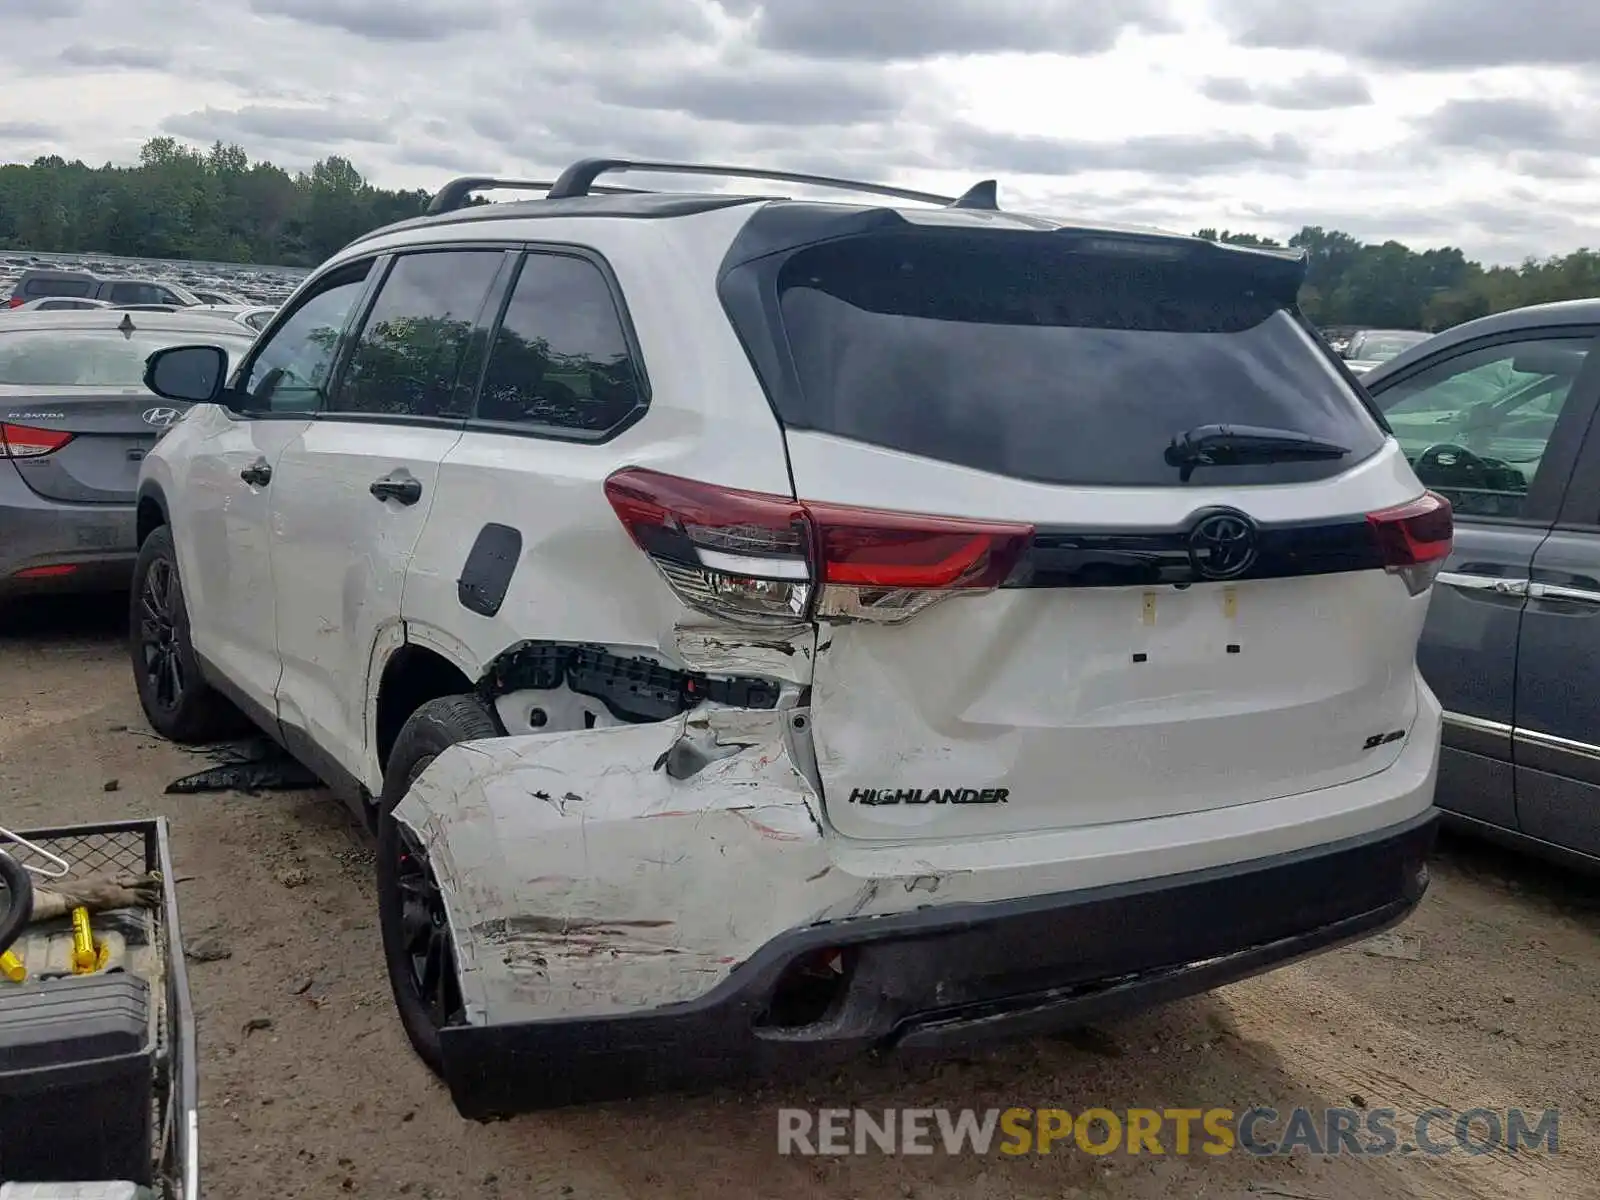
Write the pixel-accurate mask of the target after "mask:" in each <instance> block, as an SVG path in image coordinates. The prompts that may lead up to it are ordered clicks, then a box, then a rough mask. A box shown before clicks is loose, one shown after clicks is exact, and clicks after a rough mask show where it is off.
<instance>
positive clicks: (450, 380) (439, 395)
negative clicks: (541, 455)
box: [328, 250, 505, 417]
mask: <svg viewBox="0 0 1600 1200" xmlns="http://www.w3.org/2000/svg"><path fill="white" fill-rule="evenodd" d="M504 260H505V253H504V252H503V251H501V250H431V251H422V252H420V253H416V254H403V255H401V256H400V257H399V258H397V259H395V261H394V265H393V266H392V267H391V268H390V270H389V274H388V276H387V277H386V278H385V279H384V281H383V284H382V286H381V287H380V288H379V289H378V297H377V299H376V300H375V301H373V304H372V309H371V311H369V312H368V313H367V319H366V321H365V323H364V324H363V325H362V327H361V336H360V337H359V338H358V339H357V341H356V345H355V349H354V350H353V351H352V352H351V355H350V365H349V366H348V367H346V368H345V372H344V378H343V380H342V382H340V384H339V390H338V392H337V393H336V394H335V395H334V396H333V398H332V400H331V401H330V402H329V404H328V411H329V412H336V413H359V414H363V415H368V416H403V417H465V416H466V415H467V411H468V408H467V404H466V402H465V397H466V396H467V395H469V393H467V392H466V391H464V390H463V391H462V392H461V393H459V396H460V397H461V398H460V399H458V393H457V391H456V376H457V374H458V373H459V372H460V370H461V363H462V360H463V359H464V357H465V356H466V353H467V350H468V347H469V346H470V344H471V341H472V333H473V330H474V329H475V328H476V327H477V321H478V314H479V310H480V309H481V308H482V307H483V302H484V300H485V299H487V298H488V295H489V286H490V284H492V283H493V282H494V277H495V275H496V273H497V272H498V271H499V270H500V266H501V263H502V262H503V261H504Z"/></svg>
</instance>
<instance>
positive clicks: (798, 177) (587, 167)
mask: <svg viewBox="0 0 1600 1200" xmlns="http://www.w3.org/2000/svg"><path fill="white" fill-rule="evenodd" d="M608 171H649V172H652V173H654V174H659V175H715V176H718V177H720V178H723V179H765V180H771V181H773V182H775V183H798V184H804V185H807V186H809V187H822V188H836V189H838V190H839V191H845V192H863V193H867V194H870V195H875V196H892V197H894V198H895V199H897V200H917V201H920V202H922V203H924V204H941V205H944V206H946V207H950V206H953V205H957V204H960V206H961V207H963V208H982V207H989V208H993V207H995V206H994V205H993V204H990V205H982V204H977V203H973V202H972V201H971V200H969V199H968V197H971V196H972V194H973V192H975V191H978V188H974V189H973V190H972V191H970V192H968V193H967V195H966V196H962V197H960V198H959V199H958V198H956V197H952V196H938V195H934V194H933V193H931V192H917V191H912V190H911V189H910V188H898V187H890V186H888V185H887V184H882V183H865V182H862V181H861V180H858V179H836V178H834V177H833V176H831V175H803V174H799V173H797V172H795V171H768V170H765V169H763V168H761V167H715V166H707V165H705V164H703V163H674V162H647V161H640V160H635V159H627V158H585V159H580V160H579V161H578V162H575V163H573V164H572V165H571V166H570V167H568V168H567V169H566V170H565V171H563V172H561V178H560V179H557V180H556V181H555V183H554V184H552V185H551V187H550V194H549V197H548V198H549V199H551V200H567V199H570V198H571V197H574V196H587V195H589V193H591V192H599V191H604V190H606V189H604V188H597V187H595V186H594V181H595V180H596V179H598V178H599V177H600V176H602V175H604V174H606V173H607V172H608ZM982 186H983V185H982V184H980V185H979V188H981V187H982ZM989 186H990V188H991V189H992V188H993V184H992V183H991V184H990V185H989ZM961 201H967V203H965V204H961Z"/></svg>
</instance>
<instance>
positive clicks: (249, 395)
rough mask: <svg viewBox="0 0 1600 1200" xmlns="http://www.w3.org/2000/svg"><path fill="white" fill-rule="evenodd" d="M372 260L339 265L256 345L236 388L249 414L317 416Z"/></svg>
mask: <svg viewBox="0 0 1600 1200" xmlns="http://www.w3.org/2000/svg"><path fill="white" fill-rule="evenodd" d="M371 268H372V264H371V263H370V262H363V263H357V264H355V265H353V266H350V267H342V268H340V269H339V270H337V271H335V272H333V273H332V274H330V275H329V276H328V277H327V278H326V279H325V280H323V281H322V286H321V287H319V288H318V289H317V291H315V292H314V293H312V294H311V295H310V296H309V297H308V298H306V299H305V300H304V301H303V302H302V303H300V304H299V305H298V306H297V307H296V308H295V310H294V311H293V312H292V313H291V314H289V317H288V319H287V320H285V321H284V322H283V323H282V324H280V325H279V326H278V328H277V329H275V330H274V331H273V332H272V333H271V334H270V335H269V336H267V337H266V338H265V339H263V340H262V341H261V342H259V343H258V345H257V351H256V353H255V356H254V357H253V358H252V360H251V362H250V366H249V368H248V370H247V371H246V373H245V375H244V377H243V378H242V379H241V380H240V382H239V386H238V390H239V391H241V392H243V393H244V394H245V397H246V399H245V401H244V407H245V408H247V409H248V410H249V411H251V412H315V411H316V410H317V409H319V408H321V407H322V402H323V400H324V399H325V394H324V389H325V388H326V387H327V384H328V376H329V373H330V372H331V370H332V369H333V357H334V354H335V353H336V352H337V350H338V348H339V335H340V334H341V333H342V332H343V331H344V326H345V321H346V320H347V319H348V318H349V316H350V310H351V309H352V308H353V307H354V306H355V303H356V301H357V300H359V299H360V298H361V292H362V289H363V288H364V287H365V286H366V282H367V272H368V271H369V270H371Z"/></svg>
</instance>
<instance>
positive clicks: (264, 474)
mask: <svg viewBox="0 0 1600 1200" xmlns="http://www.w3.org/2000/svg"><path fill="white" fill-rule="evenodd" d="M239 478H240V479H242V480H244V481H245V482H246V483H248V484H249V485H250V486H251V487H266V486H267V484H269V483H271V482H272V468H271V467H269V466H268V465H267V464H266V463H265V462H264V461H263V462H258V463H251V464H250V465H249V466H248V467H246V468H245V469H244V470H242V471H240V472H239Z"/></svg>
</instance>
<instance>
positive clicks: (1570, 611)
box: [1514, 530, 1600, 855]
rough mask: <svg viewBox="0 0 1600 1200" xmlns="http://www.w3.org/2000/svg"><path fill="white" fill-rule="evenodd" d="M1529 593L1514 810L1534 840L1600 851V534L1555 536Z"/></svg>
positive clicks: (1520, 662)
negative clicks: (1515, 806) (1515, 804)
mask: <svg viewBox="0 0 1600 1200" xmlns="http://www.w3.org/2000/svg"><path fill="white" fill-rule="evenodd" d="M1528 593H1529V594H1528V604H1527V608H1526V610H1525V611H1524V614H1523V619H1522V638H1521V642H1520V645H1519V649H1518V658H1517V728H1516V739H1515V747H1514V757H1515V762H1516V787H1517V814H1518V817H1519V819H1520V821H1521V826H1522V831H1523V832H1524V833H1526V834H1528V835H1529V836H1530V837H1536V838H1539V839H1540V840H1541V841H1547V842H1554V843H1557V844H1558V845H1563V846H1566V847H1568V848H1569V849H1573V850H1578V851H1581V852H1583V853H1586V854H1596V855H1600V533H1592V532H1586V531H1566V530H1557V531H1555V532H1554V533H1552V534H1551V535H1550V537H1549V538H1548V539H1547V540H1546V541H1545V543H1544V545H1543V546H1541V547H1540V548H1539V553H1538V555H1537V556H1536V557H1535V559H1534V567H1533V571H1532V579H1531V582H1530V584H1529V588H1528Z"/></svg>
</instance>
